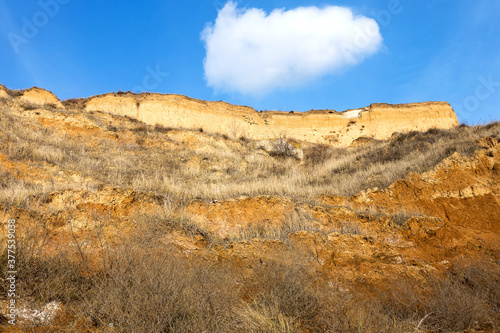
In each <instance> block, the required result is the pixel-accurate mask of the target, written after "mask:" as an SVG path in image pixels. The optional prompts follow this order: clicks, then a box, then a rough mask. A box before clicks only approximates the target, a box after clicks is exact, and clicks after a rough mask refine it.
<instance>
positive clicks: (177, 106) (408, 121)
mask: <svg viewBox="0 0 500 333" xmlns="http://www.w3.org/2000/svg"><path fill="white" fill-rule="evenodd" d="M85 110H87V111H105V112H109V113H112V114H115V115H123V116H129V117H133V118H136V119H138V120H140V121H143V122H145V123H146V124H149V125H156V124H160V125H163V126H167V127H180V128H186V129H200V128H203V129H204V130H206V131H209V132H214V133H219V134H225V135H228V136H231V137H239V136H245V137H247V138H250V139H255V140H264V139H270V138H275V137H278V136H287V137H289V138H293V139H295V140H299V141H306V142H313V143H326V144H335V145H339V146H348V145H350V144H351V143H352V141H354V140H355V139H357V138H359V137H369V138H374V139H387V138H389V137H390V136H391V135H392V134H393V133H394V132H407V131H412V130H417V131H425V130H428V129H430V128H440V129H448V128H451V127H454V126H457V125H458V120H457V117H456V115H455V112H454V111H453V109H452V108H451V106H450V105H449V104H448V103H445V102H428V103H415V104H402V105H390V104H372V105H370V106H368V107H365V108H363V109H357V110H348V111H344V112H337V111H333V110H321V111H309V112H305V113H291V112H275V111H265V112H257V111H255V110H254V109H252V108H250V107H245V106H237V105H231V104H228V103H224V102H206V101H201V100H195V99H191V98H188V97H185V96H180V95H160V94H141V95H133V94H123V95H117V94H106V95H103V96H96V97H91V98H89V99H87V100H86V101H85Z"/></svg>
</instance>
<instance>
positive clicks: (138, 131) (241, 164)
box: [0, 89, 500, 332]
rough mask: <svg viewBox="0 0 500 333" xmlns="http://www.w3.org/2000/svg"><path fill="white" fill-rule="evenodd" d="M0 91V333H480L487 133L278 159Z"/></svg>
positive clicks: (498, 258)
mask: <svg viewBox="0 0 500 333" xmlns="http://www.w3.org/2000/svg"><path fill="white" fill-rule="evenodd" d="M1 91H2V89H0V208H1V209H0V224H1V226H0V228H1V229H0V230H1V232H0V244H2V245H1V246H0V248H1V249H2V256H1V260H0V268H1V269H2V274H1V275H2V277H3V276H6V272H7V259H8V258H7V248H6V246H5V245H6V244H7V237H8V232H7V230H8V229H7V225H8V221H9V219H14V220H15V221H16V237H17V240H18V243H17V246H18V253H17V257H16V260H17V272H18V275H17V294H18V298H17V300H16V302H17V303H16V304H17V306H18V309H19V311H20V312H19V316H18V322H17V324H18V325H17V326H14V327H12V326H10V325H9V324H7V323H6V320H7V319H8V317H7V316H6V315H7V314H8V313H7V312H6V311H5V309H6V305H7V302H9V298H8V297H7V290H8V289H7V288H8V283H7V281H6V280H5V279H4V280H3V281H1V284H0V299H1V302H2V307H1V308H2V311H3V312H2V313H3V316H0V325H1V326H0V327H1V328H0V329H1V330H2V331H5V332H18V331H23V330H29V329H34V330H48V331H56V332H57V331H59V332H60V331H64V332H165V331H171V332H203V331H206V332H291V331H294V332H332V331H339V332H359V331H366V332H409V331H412V332H413V331H428V332H465V331H467V332H474V331H483V332H495V331H498V329H499V327H500V326H499V325H500V315H499V312H498V308H499V307H500V301H499V300H500V279H499V276H500V266H499V265H500V246H499V244H500V215H499V212H500V178H499V176H500V173H499V171H500V123H491V124H488V125H485V126H474V127H469V126H460V127H453V128H451V129H448V130H439V129H431V130H428V131H423V132H417V131H409V132H407V133H399V134H398V133H397V134H394V135H392V137H391V138H389V139H387V140H366V141H363V140H358V141H356V143H357V144H356V145H353V147H352V148H346V147H339V146H327V145H318V144H314V143H302V148H301V149H303V158H302V159H298V158H295V157H293V156H288V155H283V154H273V153H272V152H269V151H267V150H266V149H265V147H263V146H262V144H261V142H260V141H261V140H252V139H251V138H249V137H243V138H239V137H237V138H233V137H232V135H225V134H224V133H216V132H209V131H208V130H206V129H204V130H203V131H200V130H199V129H198V128H193V129H185V128H184V129H182V128H174V127H167V126H161V125H156V126H152V125H148V124H147V123H146V122H141V121H138V120H136V119H135V118H134V117H125V116H121V115H116V114H112V113H108V112H104V111H96V110H94V111H92V110H86V108H87V106H88V105H89V104H86V103H88V102H89V101H72V102H65V103H64V104H57V100H54V98H55V96H52V95H50V94H49V95H46V94H45V93H43V91H42V92H40V91H39V90H34V92H31V93H30V94H28V95H29V96H31V97H30V98H31V99H30V100H27V99H26V96H25V98H24V99H21V97H22V96H24V95H25V92H23V93H22V94H21V93H19V92H18V93H13V92H12V91H7V90H5V89H4V90H3V91H4V92H5V94H6V95H1ZM39 93H40V94H39ZM2 96H3V97H2ZM51 96H52V97H51ZM118 96H122V97H123V98H133V99H134V100H135V98H137V97H138V96H128V95H127V96H123V95H118ZM142 97H145V96H142ZM113 98H115V97H113ZM116 98H118V97H116ZM120 98H121V97H120ZM155 98H156V97H155ZM83 102H85V103H83ZM82 103H83V104H82ZM141 103H142V102H141ZM151 103H152V102H151ZM196 103H199V102H196ZM200 103H201V102H200ZM85 105H86V106H85ZM117 105H118V106H119V104H117ZM118 106H117V107H118ZM377 107H378V108H382V107H385V106H377ZM377 107H376V108H377ZM403 108H405V107H403ZM108 111H109V110H108ZM242 112H243V111H242ZM245 112H246V111H245ZM372 115H373V114H372ZM292 116H293V115H292ZM259 117H260V116H259ZM278 117H281V115H278ZM293 117H295V116H293ZM342 117H343V116H342ZM260 119H263V118H260ZM360 119H361V118H360ZM359 121H361V120H359ZM402 121H403V120H402ZM252 126H253V125H252ZM351 126H353V125H351Z"/></svg>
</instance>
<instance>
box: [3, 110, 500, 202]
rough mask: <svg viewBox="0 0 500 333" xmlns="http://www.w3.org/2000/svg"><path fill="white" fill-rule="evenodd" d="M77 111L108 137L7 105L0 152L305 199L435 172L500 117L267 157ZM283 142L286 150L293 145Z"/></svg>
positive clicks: (177, 188)
mask: <svg viewBox="0 0 500 333" xmlns="http://www.w3.org/2000/svg"><path fill="white" fill-rule="evenodd" d="M25 112H26V111H25ZM44 112H49V114H48V115H46V116H49V115H50V114H52V115H56V114H58V113H60V112H58V111H54V110H52V111H51V110H46V111H44ZM72 112H73V113H74V115H73V116H76V117H78V118H79V119H81V120H82V121H85V122H87V123H88V125H86V126H87V127H88V126H94V127H95V128H98V129H99V131H101V132H100V133H101V134H98V135H94V136H93V137H87V138H85V139H84V138H83V137H82V135H78V134H76V133H72V132H71V131H69V130H55V129H53V128H48V127H46V126H43V125H42V124H41V123H40V121H39V120H38V118H44V117H43V116H35V117H33V116H30V117H28V116H24V115H23V112H22V111H15V107H14V105H10V106H9V105H7V104H5V105H4V106H3V107H2V113H1V115H0V117H1V118H2V119H1V122H0V142H1V144H0V153H2V154H4V155H5V156H6V158H8V159H9V160H12V161H19V162H23V163H27V164H29V165H32V166H38V165H39V164H40V163H47V164H49V165H52V166H55V167H56V168H58V169H60V170H72V171H74V172H76V173H78V174H80V175H82V176H83V177H85V178H92V179H94V180H95V181H96V182H101V183H105V184H112V185H114V186H120V187H133V188H135V189H138V190H148V191H154V192H157V193H166V194H171V195H174V196H175V197H177V198H181V199H183V200H190V199H194V198H198V199H203V200H213V199H218V200H222V199H226V198H233V197H238V196H241V195H247V196H255V195H262V194H266V195H285V196H289V197H292V198H294V199H298V200H306V201H307V200H312V198H315V197H316V196H317V195H318V194H321V193H330V194H335V195H352V194H355V193H357V192H359V191H361V190H363V189H366V188H371V187H379V188H383V187H386V186H388V185H389V184H391V183H392V182H394V181H395V180H397V179H401V178H404V177H405V176H406V175H407V174H408V173H409V172H423V171H426V170H429V169H431V168H432V167H433V166H434V165H436V164H437V163H439V162H440V161H441V160H443V159H444V158H446V157H448V156H450V155H451V154H453V153H454V152H458V153H460V154H462V155H470V154H471V153H472V152H473V151H474V150H475V149H476V148H478V145H477V144H476V140H477V139H479V138H481V137H486V136H492V137H496V138H500V124H499V123H492V124H489V125H487V126H479V125H478V126H473V127H458V128H455V129H451V130H447V131H444V130H429V131H427V132H425V133H419V132H411V133H406V134H399V135H397V136H395V137H394V138H392V139H391V140H388V141H385V142H377V143H373V144H370V145H364V146H360V147H357V148H334V147H328V146H324V145H318V146H311V147H309V148H305V149H304V160H303V161H298V160H295V159H282V158H276V157H273V156H269V154H268V153H266V152H264V151H262V150H260V149H258V148H256V145H255V143H254V142H252V141H251V140H246V139H245V140H231V139H229V138H227V137H221V136H218V135H212V134H210V133H202V132H199V131H181V130H178V129H173V128H165V127H162V126H158V125H157V126H148V125H145V124H143V123H140V122H137V121H136V120H132V119H127V118H126V117H116V116H109V115H106V114H104V113H100V112H93V114H90V113H84V112H79V111H72ZM106 133H110V134H106ZM278 142H281V141H280V140H278ZM201 146H203V147H204V148H203V149H200V148H199V147H201ZM281 148H283V154H285V155H287V154H288V153H289V150H290V147H289V144H288V143H287V144H286V145H285V146H283V147H281ZM103 151H105V153H104V154H103ZM283 154H280V156H282V155H283ZM75 185H78V184H75Z"/></svg>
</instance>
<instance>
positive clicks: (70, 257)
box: [0, 234, 500, 333]
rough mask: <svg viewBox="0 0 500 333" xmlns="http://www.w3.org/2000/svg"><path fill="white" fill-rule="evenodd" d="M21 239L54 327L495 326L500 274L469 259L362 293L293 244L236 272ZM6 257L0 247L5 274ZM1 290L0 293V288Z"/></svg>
mask: <svg viewBox="0 0 500 333" xmlns="http://www.w3.org/2000/svg"><path fill="white" fill-rule="evenodd" d="M21 245H22V246H20V248H26V249H32V250H33V251H23V252H22V253H20V255H19V258H18V262H19V263H20V266H19V267H18V271H19V276H18V280H19V281H20V284H19V285H18V288H19V289H18V290H19V291H20V293H21V295H20V297H22V298H28V299H31V302H32V303H33V304H38V305H43V304H47V303H48V302H57V303H60V304H63V305H64V309H65V312H64V315H63V313H59V317H60V318H59V319H58V320H57V323H58V325H59V326H58V329H59V330H60V329H64V331H65V332H82V331H93V330H96V329H98V330H104V331H106V329H107V328H109V326H113V327H114V329H115V330H116V331H117V332H249V333H250V332H263V333H264V332H266V333H267V332H283V333H285V332H300V331H312V332H332V331H334V332H401V333H402V332H409V331H424V330H432V331H434V332H456V331H463V330H468V329H477V330H479V329H482V330H488V329H489V330H493V331H494V330H496V329H498V328H499V325H500V316H499V315H498V312H497V309H498V307H499V305H500V304H499V299H500V298H499V292H498V291H499V290H500V279H499V276H500V271H499V269H498V266H497V265H495V264H494V263H491V262H489V261H487V260H482V259H479V260H478V259H477V258H462V259H460V260H457V261H456V262H454V263H453V264H452V267H451V269H450V270H449V272H448V273H446V274H445V275H444V276H440V275H437V274H431V275H429V276H426V277H425V278H424V279H423V280H420V281H417V280H414V279H411V278H401V277H399V278H395V279H392V278H391V277H388V278H387V283H386V285H385V288H383V289H379V290H377V291H376V292H375V293H372V294H368V295H369V296H367V294H366V293H364V292H362V291H359V290H357V288H354V286H352V285H351V284H350V283H348V282H343V281H340V280H335V279H326V280H325V278H321V273H319V272H317V271H315V270H316V268H315V267H317V266H315V265H314V264H313V263H311V262H309V261H308V260H310V259H308V258H307V257H306V256H304V255H303V254H302V253H301V252H300V251H299V250H298V249H295V248H293V247H288V248H286V249H285V250H284V251H283V252H282V256H281V258H279V259H276V260H265V261H262V260H261V261H260V262H259V261H257V262H255V263H254V264H253V265H252V266H251V267H248V268H237V267H235V266H234V265H233V266H232V265H230V262H228V261H225V260H221V261H205V260H198V259H196V258H190V260H187V258H186V257H184V256H183V255H179V254H176V252H177V251H176V250H175V249H173V248H172V249H169V248H166V249H161V248H159V247H157V246H156V245H155V244H151V243H149V242H147V241H146V238H142V239H140V238H136V239H133V240H132V239H130V240H129V241H127V243H124V244H122V246H120V247H118V248H115V249H110V250H108V251H106V252H104V253H103V254H102V255H100V256H96V255H95V254H93V253H92V251H91V250H90V249H85V248H83V247H82V246H81V243H80V242H79V240H78V239H77V238H75V240H74V243H73V245H74V246H72V247H70V248H66V249H59V250H58V251H57V252H56V253H51V254H50V255H48V254H46V255H43V250H44V246H46V245H47V243H45V242H43V241H40V234H36V235H35V234H30V235H27V236H26V237H24V238H23V239H22V244H21ZM89 251H90V252H89ZM6 260H7V256H6V251H2V253H1V256H0V267H1V269H2V272H1V273H2V275H3V276H4V275H5V273H6V272H5V267H6V266H7V265H6ZM0 295H1V298H5V295H6V289H5V285H4V284H2V285H1V286H0ZM61 316H62V317H61ZM47 328H48V329H50V326H49V327H47Z"/></svg>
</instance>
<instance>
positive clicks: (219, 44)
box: [201, 2, 382, 95]
mask: <svg viewBox="0 0 500 333" xmlns="http://www.w3.org/2000/svg"><path fill="white" fill-rule="evenodd" d="M201 38H202V40H203V41H204V43H205V49H206V57H205V60H204V69H205V77H206V80H207V84H208V85H209V86H210V87H212V88H214V89H216V90H217V91H225V92H239V93H242V94H249V95H262V94H265V93H267V92H270V91H272V90H274V89H276V88H285V87H290V86H300V85H303V84H305V83H308V82H310V81H311V80H314V79H316V78H318V77H321V76H324V75H328V74H331V73H335V72H336V71H338V70H339V69H341V68H345V67H347V66H352V65H355V64H358V63H359V62H361V61H362V60H363V59H364V58H365V57H367V56H370V55H372V54H374V53H376V52H377V51H378V50H379V49H380V48H381V45H382V36H381V35H380V31H379V26H378V24H377V22H376V21H375V20H373V19H370V18H367V17H365V16H361V15H354V14H353V12H352V11H351V10H350V9H348V8H344V7H337V6H326V7H322V8H318V7H299V8H296V9H292V10H283V9H276V10H274V11H272V12H271V13H269V14H268V13H266V12H265V11H263V10H261V9H257V8H246V9H239V8H238V7H237V4H236V3H235V2H228V3H227V4H226V5H225V6H224V7H223V8H222V9H221V10H220V11H219V13H218V16H217V19H216V20H215V23H212V24H210V25H207V27H206V28H205V29H204V31H203V32H202V34H201Z"/></svg>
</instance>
